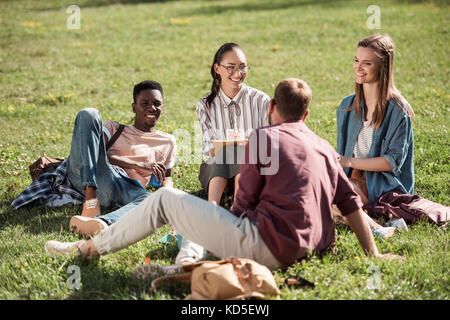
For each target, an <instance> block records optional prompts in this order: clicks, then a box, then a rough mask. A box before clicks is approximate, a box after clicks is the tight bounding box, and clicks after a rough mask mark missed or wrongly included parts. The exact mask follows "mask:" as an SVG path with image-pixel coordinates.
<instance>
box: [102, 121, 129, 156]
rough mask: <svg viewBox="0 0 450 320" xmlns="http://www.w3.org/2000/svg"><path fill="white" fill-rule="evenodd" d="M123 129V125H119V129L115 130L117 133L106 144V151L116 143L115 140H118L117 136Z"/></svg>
mask: <svg viewBox="0 0 450 320" xmlns="http://www.w3.org/2000/svg"><path fill="white" fill-rule="evenodd" d="M124 128H125V125H124V124H121V125H119V128H118V129H117V131H116V132H115V133H114V135H113V136H112V137H111V139H110V140H109V141H108V143H107V144H106V150H108V149H109V148H111V146H112V145H113V144H114V142H116V140H117V138H119V136H120V134H121V133H122V131H123V129H124Z"/></svg>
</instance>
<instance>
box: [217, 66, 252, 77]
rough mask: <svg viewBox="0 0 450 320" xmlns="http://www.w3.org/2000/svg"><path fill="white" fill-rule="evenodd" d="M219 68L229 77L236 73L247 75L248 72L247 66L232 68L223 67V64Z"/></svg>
mask: <svg viewBox="0 0 450 320" xmlns="http://www.w3.org/2000/svg"><path fill="white" fill-rule="evenodd" d="M220 66H221V67H224V68H225V69H227V72H228V74H229V75H232V74H234V73H235V72H236V71H238V70H239V71H240V72H241V73H247V72H248V70H250V67H249V66H247V65H246V66H241V67H237V68H236V67H234V66H224V65H223V64H220Z"/></svg>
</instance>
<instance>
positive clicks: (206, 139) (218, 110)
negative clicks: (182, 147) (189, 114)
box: [197, 85, 270, 155]
mask: <svg viewBox="0 0 450 320" xmlns="http://www.w3.org/2000/svg"><path fill="white" fill-rule="evenodd" d="M207 96H208V95H206V96H205V97H203V98H202V99H200V101H199V102H198V103H197V117H198V121H199V122H200V128H201V130H202V140H203V154H205V155H209V154H210V152H211V150H212V144H211V140H215V139H216V140H223V139H226V137H227V130H234V131H237V132H238V133H240V134H241V135H242V136H243V137H244V136H245V138H246V139H247V138H248V136H249V135H250V133H251V131H252V130H254V129H256V128H259V127H263V126H266V125H268V124H269V121H268V113H269V106H270V98H269V96H268V95H267V94H265V93H264V92H262V91H259V90H257V89H254V88H251V87H249V86H246V85H242V88H241V90H239V92H238V94H237V95H236V96H235V97H234V98H233V99H230V98H229V97H228V96H227V95H226V94H225V93H224V92H223V91H222V89H220V90H219V93H218V94H217V96H216V97H215V98H214V100H213V101H212V102H211V103H210V105H209V106H206V98H207Z"/></svg>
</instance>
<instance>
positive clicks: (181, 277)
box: [150, 272, 191, 291]
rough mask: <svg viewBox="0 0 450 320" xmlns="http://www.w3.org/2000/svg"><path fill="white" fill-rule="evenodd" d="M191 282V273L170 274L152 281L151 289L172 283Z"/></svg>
mask: <svg viewBox="0 0 450 320" xmlns="http://www.w3.org/2000/svg"><path fill="white" fill-rule="evenodd" d="M190 282H191V273H190V272H189V273H179V274H170V275H166V276H162V277H159V278H156V279H155V280H153V281H152V284H151V287H150V291H153V290H156V289H158V288H159V287H161V286H163V285H167V284H170V283H186V284H187V283H190Z"/></svg>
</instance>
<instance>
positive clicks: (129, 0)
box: [11, 0, 202, 11]
mask: <svg viewBox="0 0 450 320" xmlns="http://www.w3.org/2000/svg"><path fill="white" fill-rule="evenodd" d="M11 1H12V0H11ZM176 1H179V0H94V1H78V3H76V5H78V6H79V7H80V8H81V9H83V8H97V7H107V6H113V5H137V4H145V3H166V2H176ZM197 1H202V0H197ZM69 5H70V4H67V3H63V4H60V5H53V6H47V7H42V8H35V9H34V10H36V11H52V10H66V8H67V7H68V6H69Z"/></svg>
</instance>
